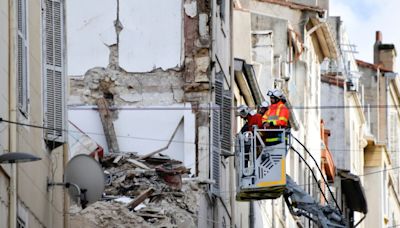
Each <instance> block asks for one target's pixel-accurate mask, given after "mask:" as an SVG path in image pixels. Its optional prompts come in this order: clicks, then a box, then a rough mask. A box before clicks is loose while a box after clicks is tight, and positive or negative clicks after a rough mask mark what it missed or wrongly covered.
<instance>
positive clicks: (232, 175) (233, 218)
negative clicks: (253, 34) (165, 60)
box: [229, 1, 236, 227]
mask: <svg viewBox="0 0 400 228" xmlns="http://www.w3.org/2000/svg"><path fill="white" fill-rule="evenodd" d="M229 7H230V8H229V25H230V27H229V34H230V67H229V70H230V72H229V74H230V85H231V86H230V88H231V98H232V106H233V105H234V100H235V99H233V97H234V93H233V82H234V73H235V67H234V58H235V57H234V54H233V53H234V47H233V1H230V6H229ZM230 112H231V132H232V135H233V123H234V119H235V117H234V112H233V109H231V110H230ZM232 142H235V141H234V140H233V141H232ZM231 152H232V151H231ZM234 153H235V151H234ZM229 159H230V162H229V170H230V171H229V185H230V186H229V189H236V186H235V184H234V183H235V179H236V178H235V177H236V176H235V175H236V172H235V171H236V170H235V167H234V165H235V164H234V162H235V157H231V158H229ZM230 196H231V227H236V226H235V225H236V208H235V207H236V199H235V192H232V194H230Z"/></svg>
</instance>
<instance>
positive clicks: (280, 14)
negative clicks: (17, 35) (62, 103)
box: [67, 0, 398, 227]
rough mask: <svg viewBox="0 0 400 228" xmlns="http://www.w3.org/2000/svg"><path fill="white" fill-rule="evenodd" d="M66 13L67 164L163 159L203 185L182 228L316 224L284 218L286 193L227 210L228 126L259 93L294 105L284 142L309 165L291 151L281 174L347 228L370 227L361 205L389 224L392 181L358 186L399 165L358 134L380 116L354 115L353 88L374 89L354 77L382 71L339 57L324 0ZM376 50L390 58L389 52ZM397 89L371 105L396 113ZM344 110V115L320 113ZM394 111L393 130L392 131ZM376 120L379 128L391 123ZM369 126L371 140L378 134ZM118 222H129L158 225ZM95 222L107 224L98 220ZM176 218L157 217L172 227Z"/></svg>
mask: <svg viewBox="0 0 400 228" xmlns="http://www.w3.org/2000/svg"><path fill="white" fill-rule="evenodd" d="M93 4H96V6H97V7H92V5H93ZM82 9H84V11H85V13H84V14H82V13H81V10H82ZM67 12H68V17H67V24H68V29H67V31H68V39H67V41H68V75H69V100H68V115H69V118H68V119H69V124H70V126H71V128H70V129H74V131H79V132H80V133H79V134H80V135H81V136H82V137H80V136H76V135H71V134H70V135H69V144H70V145H72V146H70V156H73V155H75V154H78V153H82V151H86V152H84V153H92V152H93V151H103V152H104V154H113V156H117V157H116V159H117V158H118V155H121V154H126V157H125V158H124V159H125V160H124V159H122V160H121V161H124V162H125V161H126V160H128V159H127V158H128V157H129V156H134V157H133V158H134V159H136V158H143V156H145V157H146V156H149V155H152V154H155V153H158V152H161V153H162V154H164V155H167V156H168V157H169V158H171V159H173V160H178V161H181V162H182V165H184V166H185V167H186V168H189V169H190V175H189V176H191V177H196V178H199V179H197V180H200V182H201V186H202V187H201V190H200V191H196V193H195V194H196V202H197V205H196V209H193V208H191V206H188V208H191V209H188V210H187V211H191V212H190V213H191V214H192V216H189V217H190V218H191V219H188V220H184V221H189V223H185V224H186V226H191V225H193V224H195V226H197V227H295V226H301V227H313V226H314V225H312V224H313V223H312V221H311V220H310V219H307V218H305V217H297V216H292V215H291V213H290V211H289V209H288V208H287V207H286V205H285V202H284V199H283V197H281V198H279V199H276V200H262V201H253V202H238V201H236V200H235V186H236V180H235V172H236V170H235V168H236V166H237V163H235V161H234V159H233V157H232V156H230V155H232V153H233V152H234V150H233V145H234V139H235V133H236V132H238V131H239V129H240V127H241V126H242V124H243V121H242V120H241V119H240V118H238V117H234V110H235V108H236V107H238V106H239V105H241V104H246V105H248V106H249V107H251V108H255V107H256V106H257V105H259V104H260V103H261V102H262V101H263V100H266V99H268V97H267V96H266V92H267V91H268V89H271V88H279V89H281V90H282V91H284V93H285V95H286V97H287V98H288V99H287V100H288V105H289V106H290V109H291V119H290V124H291V127H292V129H291V133H292V134H293V136H294V137H296V138H297V139H299V140H300V141H301V142H302V143H303V144H304V145H305V147H306V148H308V149H309V152H310V153H311V155H312V157H311V156H309V154H307V153H306V151H305V150H303V148H302V147H301V145H299V144H296V143H295V142H293V144H292V147H293V148H292V150H290V151H289V152H288V154H287V157H286V173H287V174H288V175H290V176H291V177H292V178H293V180H294V181H295V182H296V183H297V184H298V185H299V186H301V188H302V189H303V190H304V191H305V192H307V193H308V195H310V196H312V198H313V199H314V200H315V201H317V202H319V203H320V204H322V205H327V204H328V203H329V204H330V205H332V206H333V207H336V206H338V207H340V208H341V210H342V211H343V216H344V217H345V219H346V221H347V222H348V224H350V225H358V224H357V223H358V222H360V224H359V226H360V227H368V223H367V222H371V220H373V217H374V216H372V217H366V220H365V214H366V213H367V212H368V209H367V208H371V207H367V202H366V201H365V200H366V198H365V195H366V196H370V197H368V200H369V201H368V204H369V205H372V207H373V208H374V209H375V208H379V207H381V208H382V210H384V211H385V213H381V214H380V221H378V222H379V224H378V223H377V227H383V226H384V224H387V223H388V222H390V223H391V224H396V223H394V222H395V218H396V216H397V214H398V208H397V207H398V204H397V202H398V200H397V199H398V198H397V190H396V189H397V187H396V186H398V184H396V176H395V175H392V174H388V175H381V176H379V177H378V178H377V177H376V176H364V175H365V173H369V172H374V171H379V170H381V169H386V168H387V167H389V163H391V162H392V160H393V163H395V162H396V161H398V160H395V159H397V158H393V159H391V160H390V159H388V156H386V157H385V156H384V155H385V153H383V152H384V150H385V148H386V145H384V143H382V140H377V139H376V138H374V137H373V136H371V134H370V133H371V132H368V126H371V124H373V123H376V122H375V121H373V120H372V119H371V118H375V119H376V118H378V116H379V117H382V116H384V115H383V114H382V113H381V114H377V113H375V114H373V113H370V114H368V112H367V111H366V109H365V108H364V109H363V108H362V107H363V105H364V104H367V102H366V101H367V96H364V94H366V93H367V92H363V91H364V90H363V89H362V87H363V86H362V83H367V84H368V83H370V84H371V85H372V84H373V85H374V86H375V87H373V86H371V88H370V90H369V91H373V90H376V88H377V87H376V86H377V85H376V83H377V82H376V80H375V81H373V77H371V79H368V80H370V81H363V77H362V74H361V72H364V74H365V71H368V69H369V70H370V69H372V68H373V70H375V71H378V73H382V72H380V71H379V70H378V68H379V67H378V66H379V65H378V63H375V65H373V67H372V68H371V66H370V65H368V64H364V65H362V64H361V63H362V62H360V61H355V59H354V56H353V55H352V53H351V52H348V51H346V50H347V49H345V47H343V43H347V42H348V41H347V40H346V34H345V32H344V31H343V28H342V22H341V21H340V18H336V17H329V1H328V0H325V1H316V0H293V1H278V0H235V1H232V2H230V1H226V0H216V1H195V0H170V1H156V0H151V1H145V2H143V1H132V0H129V1H128V0H116V1H106V0H101V1H94V0H90V1H85V2H84V3H82V2H79V1H76V0H70V1H68V4H67ZM382 48H383V49H382V50H384V52H385V51H386V52H390V50H388V48H389V46H387V45H386V46H385V45H384V46H383V47H382ZM389 49H390V48H389ZM386 52H385V53H386ZM349 53H350V54H349ZM382 55H383V54H382ZM382 58H384V59H386V58H387V56H384V57H382ZM356 63H357V64H358V65H357V64H356ZM367 65H368V66H369V67H366V66H367ZM365 67H366V68H368V69H364V68H365ZM374 67H375V68H374ZM359 68H360V70H359ZM382 69H383V68H382ZM385 69H386V68H385ZM386 70H387V69H386ZM384 71H385V70H384ZM393 71H394V70H393V69H392V70H389V71H387V72H393ZM369 73H371V72H369ZM373 73H375V72H372V73H371V75H372V74H373ZM385 73H386V71H385ZM365 80H367V79H365ZM396 80H398V78H397V79H395V80H390V81H389V80H387V83H386V84H385V83H384V82H383V81H381V82H380V84H379V85H380V86H381V87H382V86H383V85H384V84H385V85H387V86H388V88H389V89H390V90H389V89H388V91H390V94H391V95H392V98H393V99H391V100H388V101H380V102H388V103H390V102H391V103H390V104H394V105H395V104H397V103H396V102H398V100H396V99H397V98H398V94H397V92H398V90H397V89H396V88H397V87H396V84H395V81H396ZM374 83H375V84H374ZM382 88H383V87H382ZM365 91H366V90H365ZM370 94H372V93H370ZM368 102H369V103H370V104H371V105H373V104H374V102H375V101H374V100H370V101H368ZM321 106H324V107H328V108H326V109H322V108H320V107H321ZM347 106H349V107H355V108H351V109H344V108H343V109H340V110H338V109H335V108H331V109H330V108H329V107H347ZM391 115H392V116H394V117H391V118H392V119H393V120H391V121H398V120H394V119H395V116H396V115H395V114H391ZM370 117H371V118H370ZM382 118H383V117H382ZM380 121H383V122H382V123H385V124H386V125H388V124H387V121H389V120H384V118H383V119H382V120H380ZM385 121H386V122H385ZM388 126H389V125H388ZM375 127H376V126H375ZM377 129H379V128H375V131H378V133H374V132H372V135H374V134H376V135H377V136H379V137H378V138H379V139H384V138H385V137H386V138H389V136H387V135H386V136H384V135H382V134H383V133H382V132H379V130H377ZM387 131H388V132H389V130H387ZM390 132H391V133H390V134H392V135H395V136H392V143H391V145H390V148H395V147H396V148H397V146H398V145H397V144H395V143H394V142H395V141H396V140H395V138H396V137H398V136H396V135H397V134H398V133H397V131H395V130H394V128H393V129H391V130H390ZM388 134H389V133H388ZM89 141H90V143H89ZM75 146H76V147H75ZM295 151H297V152H299V154H300V155H301V156H302V157H304V158H305V161H306V162H304V160H302V159H301V158H299V156H297V155H296V154H295V153H294V152H295ZM349 151H350V153H348V152H349ZM382 151H383V152H382ZM132 154H133V155H132ZM377 157H379V159H380V160H379V162H377V161H376V160H377ZM314 159H315V161H314ZM117 160H118V159H117ZM114 163H116V164H120V163H118V162H114ZM121 164H123V165H122V167H125V163H121ZM308 164H310V167H308ZM106 168H107V170H108V169H110V167H106ZM319 168H321V169H322V172H321V173H322V174H319V172H318V169H319ZM132 172H133V173H134V172H139V171H137V170H136V171H132ZM141 172H142V171H141ZM143 172H148V171H143ZM313 173H315V174H316V179H317V180H315V179H313ZM125 176H126V177H125ZM125 176H124V177H123V178H122V176H121V177H119V178H122V179H123V181H122V180H120V179H118V180H119V182H120V183H122V186H131V185H132V184H133V185H135V184H136V185H138V183H139V184H140V182H138V183H137V182H134V181H133V182H132V181H131V180H130V179H129V178H130V176H137V174H132V173H127V174H126V175H125ZM128 176H129V177H128ZM324 178H325V179H326V180H327V181H328V182H329V189H328V188H327V187H326V186H325V187H324V186H323V185H324V184H323V179H324ZM374 178H375V179H374ZM150 179H151V178H150ZM374 181H380V182H382V185H381V188H379V189H376V188H372V187H366V189H365V193H364V186H366V184H367V183H374ZM318 186H321V189H323V190H322V191H323V192H324V195H326V196H327V198H323V196H322V194H321V193H320V189H319V188H318ZM370 186H372V184H370ZM373 187H375V186H373ZM386 187H389V189H390V191H389V190H387V189H386ZM195 188H197V187H195ZM183 189H185V188H183ZM385 189H386V190H385ZM192 190H193V189H192ZM329 190H330V191H332V192H333V193H332V195H331V194H330V191H329ZM107 191H108V192H113V191H114V190H113V189H111V190H110V189H108V190H107ZM107 191H106V192H107ZM192 193H193V192H192ZM375 193H378V194H381V195H386V196H387V197H386V198H384V199H385V200H386V201H384V200H381V201H379V200H377V199H376V197H372V196H373V195H374V194H375ZM364 194H365V195H364ZM153 195H154V194H153ZM155 195H157V194H155ZM177 195H179V194H177ZM189 195H190V194H189ZM354 195H357V196H358V197H354V198H352V196H354ZM332 196H333V197H332ZM390 197H391V198H390ZM189 198H190V197H189ZM388 199H393V200H394V202H396V204H395V203H393V204H392V203H390V204H389V203H388V201H389V200H388ZM172 201H173V202H174V203H175V202H177V201H176V198H175V199H173V200H172ZM101 203H103V202H101ZM180 203H181V202H180ZM145 204H146V205H151V202H150V203H149V202H146V203H145ZM187 205H191V204H190V203H189V204H187ZM389 205H390V206H389ZM108 206H109V205H108ZM108 206H107V205H102V204H100V205H98V206H96V208H98V209H99V210H108V209H107V207H108ZM174 206H175V205H174ZM192 206H193V205H192ZM375 206H376V207H375ZM378 206H379V207H378ZM150 207H151V206H150ZM172 207H173V206H172ZM183 207H185V206H183ZM112 208H117V207H116V206H115V205H112ZM162 208H164V207H162ZM181 208H182V207H181ZM374 209H371V210H372V211H374ZM149 210H150V209H149ZM163 210H164V209H163ZM196 210H197V211H196ZM83 213H86V212H85V211H83ZM123 213H126V215H127V216H128V217H130V216H131V217H130V218H132V221H133V220H135V219H137V220H139V221H140V222H143V218H146V221H147V222H149V221H153V220H152V219H154V218H155V220H157V219H165V216H164V215H159V214H157V215H153V217H152V219H150V220H149V219H148V217H146V216H149V215H143V214H142V215H141V216H137V215H138V213H136V214H132V213H129V212H128V211H126V210H124V211H123ZM370 213H371V212H370ZM376 213H377V212H376ZM88 214H90V213H88ZM139 214H140V213H139ZM81 215H82V214H81ZM371 215H375V213H371ZM87 216H91V215H87ZM143 216H144V217H143ZM157 216H159V217H160V218H158V217H157ZM389 216H392V217H393V218H390V217H389ZM83 217H84V216H83ZM100 217H101V218H102V219H104V221H108V219H110V218H108V217H107V214H106V213H104V214H101V215H100ZM189 217H187V218H189ZM155 220H154V221H155ZM167 220H168V219H167ZM173 220H174V219H171V220H168V221H170V222H171V223H173V224H174V225H177V224H179V223H176V221H175V223H174V221H173ZM381 220H382V221H381ZM366 221H367V222H366ZM79 222H82V221H79ZM132 224H133V223H132ZM143 224H144V222H143ZM154 224H158V225H159V223H154ZM163 225H165V223H163ZM181 225H182V226H184V225H183V223H182V224H181Z"/></svg>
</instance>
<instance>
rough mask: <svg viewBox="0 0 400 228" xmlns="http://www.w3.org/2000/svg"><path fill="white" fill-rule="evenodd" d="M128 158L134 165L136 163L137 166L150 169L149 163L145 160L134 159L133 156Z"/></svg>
mask: <svg viewBox="0 0 400 228" xmlns="http://www.w3.org/2000/svg"><path fill="white" fill-rule="evenodd" d="M126 160H127V161H128V162H130V163H132V164H133V165H135V166H136V167H139V168H142V169H147V170H149V169H150V168H149V167H148V166H147V165H145V164H144V163H143V162H140V161H137V160H135V159H132V158H128V159H126Z"/></svg>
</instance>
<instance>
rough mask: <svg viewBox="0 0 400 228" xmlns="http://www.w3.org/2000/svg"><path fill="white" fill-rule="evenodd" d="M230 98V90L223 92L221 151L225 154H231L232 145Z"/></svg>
mask: <svg viewBox="0 0 400 228" xmlns="http://www.w3.org/2000/svg"><path fill="white" fill-rule="evenodd" d="M231 108H232V96H231V91H230V90H224V92H223V99H222V110H223V114H222V118H221V125H222V127H221V136H222V139H221V149H222V150H223V151H224V152H226V153H231V144H232V136H231V134H232V130H231V129H232V128H231V113H232V110H231Z"/></svg>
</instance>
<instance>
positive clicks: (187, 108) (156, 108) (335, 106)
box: [69, 104, 400, 111]
mask: <svg viewBox="0 0 400 228" xmlns="http://www.w3.org/2000/svg"><path fill="white" fill-rule="evenodd" d="M74 107H76V109H71V108H74ZM69 108H70V110H99V108H98V107H95V106H93V107H81V106H69ZM237 108H238V107H236V106H232V107H230V108H228V109H227V108H222V107H220V106H216V105H211V104H210V105H208V106H197V107H193V106H189V107H109V108H108V109H109V110H110V111H118V110H134V111H178V110H190V111H191V110H207V111H210V110H215V109H217V110H237ZM251 108H255V107H251ZM352 108H355V109H368V108H369V109H388V108H400V105H368V104H367V105H324V106H323V105H316V106H291V107H288V109H300V110H302V109H352Z"/></svg>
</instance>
